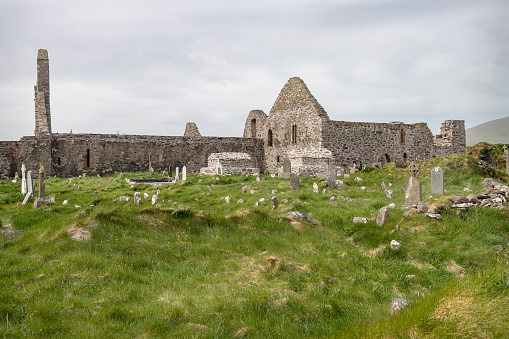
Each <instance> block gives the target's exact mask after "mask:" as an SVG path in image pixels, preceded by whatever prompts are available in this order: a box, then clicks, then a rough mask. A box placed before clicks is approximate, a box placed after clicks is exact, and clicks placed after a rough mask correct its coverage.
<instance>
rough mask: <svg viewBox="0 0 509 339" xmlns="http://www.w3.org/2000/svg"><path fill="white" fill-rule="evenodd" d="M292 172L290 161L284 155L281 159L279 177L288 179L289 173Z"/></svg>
mask: <svg viewBox="0 0 509 339" xmlns="http://www.w3.org/2000/svg"><path fill="white" fill-rule="evenodd" d="M291 173H292V162H291V161H290V159H289V158H288V156H286V157H285V159H284V160H283V173H281V178H283V179H288V178H290V175H291Z"/></svg>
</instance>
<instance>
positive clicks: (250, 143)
mask: <svg viewBox="0 0 509 339" xmlns="http://www.w3.org/2000/svg"><path fill="white" fill-rule="evenodd" d="M262 143H263V141H262V140H261V139H244V138H221V137H196V138H191V137H178V136H151V135H116V134H53V143H52V151H51V152H52V165H53V174H55V175H58V176H62V177H69V176H77V175H80V174H82V173H88V174H90V175H96V174H100V175H103V174H108V173H112V172H120V171H122V172H136V171H145V172H146V171H148V162H149V154H150V159H151V164H152V168H153V169H154V170H155V171H164V170H166V171H167V170H168V166H169V165H174V166H179V167H181V168H182V166H183V165H185V166H186V167H187V170H188V171H189V172H198V171H199V170H200V168H201V167H206V166H207V159H208V156H209V155H210V154H211V153H220V152H237V151H239V152H244V153H248V154H249V155H250V156H251V157H252V159H253V161H254V162H255V164H256V166H258V167H261V168H262V169H263V146H262Z"/></svg>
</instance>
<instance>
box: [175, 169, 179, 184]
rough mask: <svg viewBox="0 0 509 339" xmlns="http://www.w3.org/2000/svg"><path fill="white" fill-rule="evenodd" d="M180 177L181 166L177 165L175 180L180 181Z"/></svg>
mask: <svg viewBox="0 0 509 339" xmlns="http://www.w3.org/2000/svg"><path fill="white" fill-rule="evenodd" d="M179 180H180V178H179V168H178V166H177V168H176V169H175V181H179Z"/></svg>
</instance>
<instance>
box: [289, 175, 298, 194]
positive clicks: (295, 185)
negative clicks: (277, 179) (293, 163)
mask: <svg viewBox="0 0 509 339" xmlns="http://www.w3.org/2000/svg"><path fill="white" fill-rule="evenodd" d="M290 189H292V190H298V189H300V181H299V178H298V177H297V175H295V173H292V174H291V175H290Z"/></svg>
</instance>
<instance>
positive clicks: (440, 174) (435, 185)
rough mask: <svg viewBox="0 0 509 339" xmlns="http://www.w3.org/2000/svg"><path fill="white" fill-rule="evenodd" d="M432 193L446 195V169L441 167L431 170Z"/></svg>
mask: <svg viewBox="0 0 509 339" xmlns="http://www.w3.org/2000/svg"><path fill="white" fill-rule="evenodd" d="M431 195H444V171H443V170H442V169H441V168H440V167H435V168H433V169H432V170H431Z"/></svg>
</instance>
